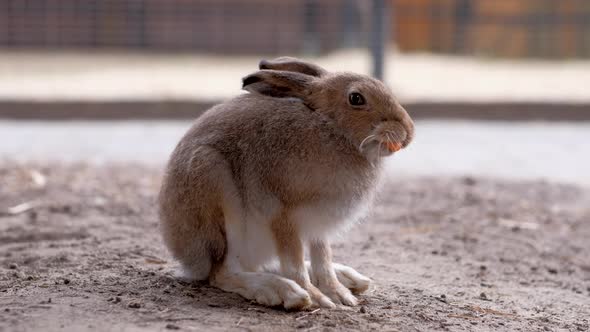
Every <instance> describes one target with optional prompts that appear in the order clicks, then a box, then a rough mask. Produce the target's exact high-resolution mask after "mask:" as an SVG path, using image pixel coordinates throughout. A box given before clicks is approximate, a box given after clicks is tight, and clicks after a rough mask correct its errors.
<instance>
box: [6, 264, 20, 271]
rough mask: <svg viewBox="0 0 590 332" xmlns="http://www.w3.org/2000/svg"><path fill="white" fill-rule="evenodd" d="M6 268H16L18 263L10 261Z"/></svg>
mask: <svg viewBox="0 0 590 332" xmlns="http://www.w3.org/2000/svg"><path fill="white" fill-rule="evenodd" d="M8 268H9V269H11V270H16V269H18V264H16V263H10V264H9V265H8Z"/></svg>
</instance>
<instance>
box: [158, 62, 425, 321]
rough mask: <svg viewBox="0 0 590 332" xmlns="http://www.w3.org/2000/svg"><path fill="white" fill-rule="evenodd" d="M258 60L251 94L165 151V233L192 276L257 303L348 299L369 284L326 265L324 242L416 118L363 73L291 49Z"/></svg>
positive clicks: (248, 80) (355, 213) (410, 132)
mask: <svg viewBox="0 0 590 332" xmlns="http://www.w3.org/2000/svg"><path fill="white" fill-rule="evenodd" d="M259 68H260V70H259V71H257V72H255V73H253V74H251V75H248V76H246V77H245V78H244V79H243V89H245V90H247V91H248V92H249V93H245V94H242V95H240V96H238V97H235V98H233V99H231V100H229V101H227V102H224V103H222V104H220V105H217V106H215V107H213V108H211V109H210V110H208V111H207V112H205V113H204V114H203V115H202V116H201V117H199V118H198V119H197V120H196V122H195V123H194V125H193V126H192V127H191V128H190V129H189V131H188V132H187V133H186V134H185V136H184V137H183V138H182V139H181V140H180V142H179V143H178V145H177V146H176V149H175V150H174V152H173V153H172V156H171V157H170V161H169V163H168V165H167V169H166V172H165V175H164V178H163V183H162V188H161V191H160V195H159V211H160V219H161V228H162V232H163V238H164V240H165V243H166V244H167V246H168V248H169V250H170V251H171V253H172V255H173V256H174V257H175V258H176V259H177V260H178V261H180V263H181V265H182V267H183V270H184V271H185V275H186V276H187V277H188V278H191V279H194V280H208V281H209V283H210V284H211V285H213V286H215V287H218V288H220V289H222V290H224V291H228V292H235V293H238V294H240V295H241V296H243V297H245V298H246V299H249V300H255V301H256V302H258V303H260V304H263V305H268V306H283V307H284V308H285V309H292V310H300V309H306V308H310V307H317V306H319V307H325V308H333V307H335V305H336V304H344V305H348V306H354V305H356V304H357V303H358V301H357V298H356V297H355V296H354V295H353V292H354V293H361V292H363V291H365V290H367V289H368V287H369V284H370V282H371V280H370V279H369V278H367V277H365V276H363V275H361V274H360V273H358V272H357V271H355V270H354V269H352V268H350V267H348V266H344V265H340V264H336V263H333V262H332V251H331V248H330V240H331V238H332V237H333V236H334V235H335V234H338V233H339V232H341V231H342V230H344V229H346V228H347V227H348V226H350V225H352V224H353V223H355V222H356V221H358V220H359V219H360V218H362V217H363V216H364V215H365V214H366V213H367V212H368V209H369V207H370V205H371V201H372V199H373V196H374V193H375V191H376V189H375V188H376V184H377V182H378V179H379V175H380V169H381V167H380V165H381V162H382V159H383V158H384V157H386V156H390V155H392V154H393V153H394V152H395V151H396V150H398V149H400V148H403V147H406V146H407V145H408V144H409V143H410V142H411V141H412V138H413V136H414V125H413V122H412V119H411V118H410V116H409V115H408V113H407V112H406V111H405V110H404V109H403V108H402V106H400V104H399V103H398V102H397V101H396V99H395V98H394V96H393V94H392V93H391V92H390V90H389V89H388V88H387V87H386V86H385V85H384V84H383V83H381V82H380V81H378V80H375V79H372V78H370V77H368V76H365V75H359V74H354V73H330V72H327V71H326V70H324V69H323V68H321V67H319V66H317V65H314V64H311V63H307V62H303V61H301V60H298V59H295V58H290V57H281V58H277V59H275V60H272V61H265V60H263V61H261V62H260V65H259ZM306 247H307V249H308V253H309V257H310V261H308V262H306V261H305V248H306ZM277 263H278V264H277Z"/></svg>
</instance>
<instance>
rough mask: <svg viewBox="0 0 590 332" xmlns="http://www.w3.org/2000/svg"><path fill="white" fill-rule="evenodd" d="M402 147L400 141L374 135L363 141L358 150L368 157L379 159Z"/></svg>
mask: <svg viewBox="0 0 590 332" xmlns="http://www.w3.org/2000/svg"><path fill="white" fill-rule="evenodd" d="M402 148H403V144H402V143H400V142H397V141H392V140H389V139H386V138H383V139H379V138H377V137H375V138H374V139H370V140H367V141H365V142H364V143H363V145H362V147H361V149H360V150H361V152H362V153H363V154H365V155H366V156H367V157H368V158H370V159H374V158H377V159H379V158H383V157H389V156H391V155H393V154H394V153H396V152H397V151H399V150H401V149H402Z"/></svg>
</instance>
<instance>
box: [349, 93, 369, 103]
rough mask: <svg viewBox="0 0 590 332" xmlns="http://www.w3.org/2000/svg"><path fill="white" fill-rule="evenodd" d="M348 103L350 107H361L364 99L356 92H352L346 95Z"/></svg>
mask: <svg viewBox="0 0 590 332" xmlns="http://www.w3.org/2000/svg"><path fill="white" fill-rule="evenodd" d="M348 102H349V103H350V105H352V106H362V105H364V104H365V98H363V96H362V95H361V94H360V93H358V92H352V93H351V94H349V95H348Z"/></svg>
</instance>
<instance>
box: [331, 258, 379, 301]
mask: <svg viewBox="0 0 590 332" xmlns="http://www.w3.org/2000/svg"><path fill="white" fill-rule="evenodd" d="M334 270H335V271H336V277H337V278H338V281H340V283H341V284H342V285H344V287H346V288H348V289H350V290H351V291H352V292H353V293H355V294H360V293H362V292H364V291H366V290H367V289H369V286H371V279H369V278H367V277H365V276H364V275H362V274H360V273H358V272H357V271H356V270H355V269H353V268H351V267H349V266H346V265H342V264H337V263H334Z"/></svg>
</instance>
